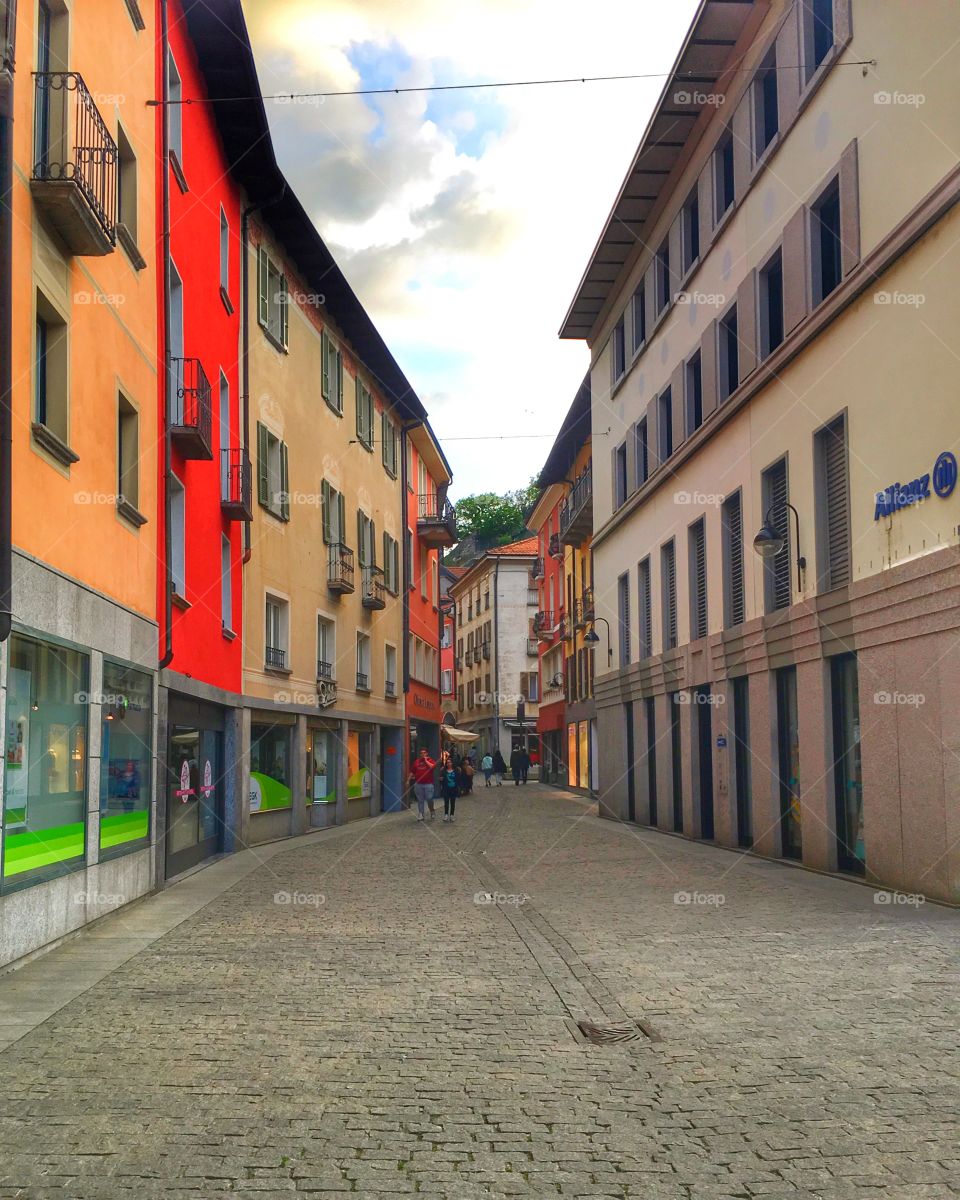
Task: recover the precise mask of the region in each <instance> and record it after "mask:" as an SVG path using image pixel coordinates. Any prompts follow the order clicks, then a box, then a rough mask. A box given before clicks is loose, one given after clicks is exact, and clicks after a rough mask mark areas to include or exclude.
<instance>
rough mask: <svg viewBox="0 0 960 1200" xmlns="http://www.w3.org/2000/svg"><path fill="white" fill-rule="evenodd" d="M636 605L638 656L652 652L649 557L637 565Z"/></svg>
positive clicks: (643, 656)
mask: <svg viewBox="0 0 960 1200" xmlns="http://www.w3.org/2000/svg"><path fill="white" fill-rule="evenodd" d="M637 607H638V609H639V610H640V657H641V658H642V659H643V658H649V657H650V655H651V654H652V653H653V603H652V598H651V594H650V559H649V558H645V559H644V560H643V562H642V563H640V565H639V566H638V567H637Z"/></svg>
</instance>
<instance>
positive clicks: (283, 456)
mask: <svg viewBox="0 0 960 1200" xmlns="http://www.w3.org/2000/svg"><path fill="white" fill-rule="evenodd" d="M279 498H280V516H281V517H282V518H283V520H284V521H289V520H290V473H289V470H288V467H287V443H286V442H281V443H280V497H279Z"/></svg>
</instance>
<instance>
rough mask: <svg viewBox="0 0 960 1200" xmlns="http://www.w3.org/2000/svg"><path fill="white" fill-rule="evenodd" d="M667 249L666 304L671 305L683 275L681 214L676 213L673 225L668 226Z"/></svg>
mask: <svg viewBox="0 0 960 1200" xmlns="http://www.w3.org/2000/svg"><path fill="white" fill-rule="evenodd" d="M667 247H668V249H669V251H670V271H669V273H668V274H669V280H670V282H669V285H668V290H667V303H668V304H669V303H672V301H673V297H674V296H675V295H676V291H677V284H678V283H679V282H680V276H681V275H682V274H683V214H682V213H678V214H677V216H676V217H675V218H674V222H673V224H672V225H671V226H670V233H669V235H668V236H667Z"/></svg>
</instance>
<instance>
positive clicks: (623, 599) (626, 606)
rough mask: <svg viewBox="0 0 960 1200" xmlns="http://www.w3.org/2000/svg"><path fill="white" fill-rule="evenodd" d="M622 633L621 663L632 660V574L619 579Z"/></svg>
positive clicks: (623, 664) (625, 663)
mask: <svg viewBox="0 0 960 1200" xmlns="http://www.w3.org/2000/svg"><path fill="white" fill-rule="evenodd" d="M617 590H618V593H619V594H618V600H619V605H618V609H619V612H618V614H617V615H618V617H619V622H618V624H619V626H620V629H619V634H620V665H621V667H625V666H626V665H627V664H628V663H629V662H630V576H629V575H628V574H627V575H621V576H620V578H619V580H618V581H617Z"/></svg>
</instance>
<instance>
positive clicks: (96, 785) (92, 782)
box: [87, 650, 103, 867]
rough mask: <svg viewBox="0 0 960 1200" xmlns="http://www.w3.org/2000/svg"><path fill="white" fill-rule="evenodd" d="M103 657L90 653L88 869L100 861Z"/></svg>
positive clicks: (94, 652) (97, 652)
mask: <svg viewBox="0 0 960 1200" xmlns="http://www.w3.org/2000/svg"><path fill="white" fill-rule="evenodd" d="M102 701H103V655H102V654H101V653H100V651H99V650H91V651H90V687H89V690H88V692H87V866H88V867H95V866H96V865H97V863H98V862H99V861H100V770H101V764H100V751H101V747H102V744H103V739H102V737H101V734H102V730H101V727H100V720H101V714H102V712H103V703H102Z"/></svg>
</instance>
